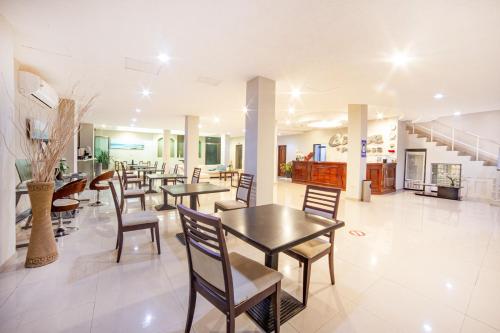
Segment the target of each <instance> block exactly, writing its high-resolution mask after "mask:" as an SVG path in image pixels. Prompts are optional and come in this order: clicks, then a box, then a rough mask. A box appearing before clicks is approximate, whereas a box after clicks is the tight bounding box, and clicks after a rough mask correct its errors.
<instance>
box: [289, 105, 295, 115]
mask: <svg viewBox="0 0 500 333" xmlns="http://www.w3.org/2000/svg"><path fill="white" fill-rule="evenodd" d="M288 113H289V114H294V113H295V108H293V107H292V106H291V107H289V108H288Z"/></svg>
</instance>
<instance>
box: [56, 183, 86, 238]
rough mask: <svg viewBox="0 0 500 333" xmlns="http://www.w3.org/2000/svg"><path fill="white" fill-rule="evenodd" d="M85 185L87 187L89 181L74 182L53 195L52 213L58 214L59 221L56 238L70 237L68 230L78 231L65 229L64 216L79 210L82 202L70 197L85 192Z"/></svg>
mask: <svg viewBox="0 0 500 333" xmlns="http://www.w3.org/2000/svg"><path fill="white" fill-rule="evenodd" d="M85 185H87V179H80V180H74V181H72V182H70V183H67V184H66V185H64V186H63V187H61V188H60V189H58V190H57V191H55V192H54V194H53V195H52V206H51V212H52V213H57V214H58V221H59V223H58V225H57V229H56V231H55V236H56V237H62V236H66V235H68V229H77V227H65V226H64V222H63V219H62V214H63V213H64V212H70V211H73V210H76V209H78V206H79V205H80V200H78V199H74V198H71V197H70V196H72V195H75V194H77V193H80V192H83V191H84V190H85Z"/></svg>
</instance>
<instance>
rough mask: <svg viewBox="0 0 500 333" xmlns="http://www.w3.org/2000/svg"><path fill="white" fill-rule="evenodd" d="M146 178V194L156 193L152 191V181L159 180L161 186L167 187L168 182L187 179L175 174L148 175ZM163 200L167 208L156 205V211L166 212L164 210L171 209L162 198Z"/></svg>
mask: <svg viewBox="0 0 500 333" xmlns="http://www.w3.org/2000/svg"><path fill="white" fill-rule="evenodd" d="M146 178H147V179H148V180H149V189H148V190H147V191H146V193H158V192H157V191H155V190H154V189H153V181H154V180H158V179H160V180H162V185H168V182H169V181H178V180H180V179H182V180H184V179H186V178H187V177H186V176H184V175H179V174H177V173H150V174H147V175H146ZM163 194H164V195H165V192H164V191H163ZM163 199H164V200H163V201H164V202H163V203H164V204H165V203H166V204H167V206H164V205H158V206H156V207H158V208H157V209H156V210H166V209H169V207H173V206H168V202H167V199H166V198H163ZM156 207H155V208H156ZM170 209H175V207H173V208H170Z"/></svg>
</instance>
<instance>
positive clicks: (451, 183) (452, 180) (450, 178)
mask: <svg viewBox="0 0 500 333" xmlns="http://www.w3.org/2000/svg"><path fill="white" fill-rule="evenodd" d="M446 178H448V179H449V180H450V186H451V187H455V182H456V181H457V179H456V178H453V177H451V176H446Z"/></svg>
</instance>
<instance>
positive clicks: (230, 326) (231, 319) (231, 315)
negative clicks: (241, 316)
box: [226, 311, 235, 333]
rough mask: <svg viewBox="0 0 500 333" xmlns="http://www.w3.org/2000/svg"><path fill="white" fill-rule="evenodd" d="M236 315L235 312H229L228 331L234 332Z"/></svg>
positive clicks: (227, 317) (228, 332)
mask: <svg viewBox="0 0 500 333" xmlns="http://www.w3.org/2000/svg"><path fill="white" fill-rule="evenodd" d="M234 322H235V316H234V312H231V311H230V312H229V314H227V315H226V333H234V330H235V323H234Z"/></svg>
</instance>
